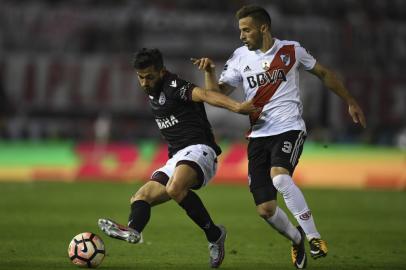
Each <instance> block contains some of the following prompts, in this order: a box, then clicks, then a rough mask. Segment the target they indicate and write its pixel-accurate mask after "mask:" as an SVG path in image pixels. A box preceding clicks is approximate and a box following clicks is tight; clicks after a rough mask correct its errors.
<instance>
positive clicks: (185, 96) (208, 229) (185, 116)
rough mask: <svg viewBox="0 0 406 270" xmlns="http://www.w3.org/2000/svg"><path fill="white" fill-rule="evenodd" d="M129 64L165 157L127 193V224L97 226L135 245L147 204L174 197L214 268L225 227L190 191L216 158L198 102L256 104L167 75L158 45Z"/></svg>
mask: <svg viewBox="0 0 406 270" xmlns="http://www.w3.org/2000/svg"><path fill="white" fill-rule="evenodd" d="M133 66H134V68H135V70H136V73H137V76H138V80H139V82H140V85H141V87H142V89H143V90H144V92H145V94H147V95H148V97H149V105H150V107H151V110H152V113H153V115H154V117H155V121H156V123H157V125H158V128H159V129H160V131H161V134H162V136H163V137H164V138H165V139H166V141H167V142H168V150H169V160H168V161H167V163H166V164H165V165H164V166H163V167H162V168H159V169H157V170H156V171H155V172H154V173H153V174H152V176H151V180H150V181H148V182H147V183H146V184H144V185H143V186H142V187H141V188H140V189H139V190H138V191H137V192H136V193H135V194H134V195H133V196H132V197H131V213H130V217H129V222H128V226H124V225H120V224H118V223H116V222H114V221H112V220H110V219H104V218H103V219H99V221H98V225H99V227H100V229H101V230H102V231H103V232H105V233H106V234H107V235H109V236H111V237H114V238H118V239H121V240H125V241H127V242H129V243H138V242H140V240H141V238H142V236H141V232H142V230H143V229H144V228H145V226H146V225H147V223H148V221H149V218H150V213H151V207H152V206H154V205H157V204H160V203H163V202H166V201H168V200H170V199H173V200H175V201H176V202H177V203H178V204H179V205H180V206H181V207H182V208H183V209H184V210H185V211H186V213H187V215H188V216H189V217H190V218H191V219H192V220H193V221H194V222H195V223H196V224H197V225H198V226H199V227H200V228H201V229H202V230H203V231H204V233H205V234H206V238H207V240H208V242H209V254H210V266H211V267H212V268H217V267H219V266H220V265H221V263H222V261H223V259H224V242H225V238H226V234H227V233H226V230H225V228H224V226H222V225H216V224H214V222H213V220H212V219H211V217H210V215H209V213H208V211H207V210H206V208H205V206H204V204H203V202H202V201H201V200H200V198H199V196H198V195H197V194H196V193H195V192H193V191H192V189H199V188H201V187H203V186H205V185H206V184H207V183H208V182H209V181H210V179H211V178H212V177H213V176H214V174H215V172H216V169H217V156H218V155H219V154H220V153H221V149H220V147H219V146H218V145H217V144H216V142H215V140H214V136H213V133H212V129H211V126H210V123H209V121H208V119H207V115H206V111H205V108H204V104H203V102H206V103H209V104H211V105H214V106H217V107H223V108H226V109H228V110H230V111H233V112H236V113H241V114H249V113H251V112H254V111H255V110H256V108H255V106H254V105H253V103H252V102H251V101H247V102H243V103H239V102H237V101H234V100H232V99H230V98H228V97H227V96H225V95H223V94H220V93H217V92H214V91H206V90H205V89H202V88H199V87H197V86H195V85H194V84H192V83H190V82H187V81H185V80H183V79H181V78H179V77H178V76H177V75H175V74H172V73H170V72H169V71H167V70H166V69H165V67H164V65H163V59H162V55H161V53H160V52H159V50H157V49H145V48H144V49H142V50H140V51H139V52H137V53H136V54H135V58H134V61H133Z"/></svg>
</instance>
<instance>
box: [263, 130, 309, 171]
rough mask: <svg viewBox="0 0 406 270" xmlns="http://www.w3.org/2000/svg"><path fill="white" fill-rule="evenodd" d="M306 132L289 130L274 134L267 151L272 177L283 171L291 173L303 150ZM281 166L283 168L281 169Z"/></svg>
mask: <svg viewBox="0 0 406 270" xmlns="http://www.w3.org/2000/svg"><path fill="white" fill-rule="evenodd" d="M305 139H306V133H305V132H304V131H301V130H291V131H288V132H284V133H281V134H279V135H277V136H274V139H273V141H272V144H271V145H270V149H269V151H270V152H271V167H272V168H274V169H273V170H272V171H271V173H272V177H273V176H276V175H278V174H280V173H284V171H283V169H285V170H286V171H287V173H289V174H290V175H292V174H293V172H294V170H295V167H296V165H297V163H298V161H299V158H300V155H301V154H302V150H303V143H304V141H305ZM282 168H283V169H282Z"/></svg>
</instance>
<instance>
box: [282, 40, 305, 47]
mask: <svg viewBox="0 0 406 270" xmlns="http://www.w3.org/2000/svg"><path fill="white" fill-rule="evenodd" d="M279 43H280V47H283V46H288V45H293V46H294V47H295V48H297V47H301V45H300V43H299V42H298V41H294V40H280V41H279Z"/></svg>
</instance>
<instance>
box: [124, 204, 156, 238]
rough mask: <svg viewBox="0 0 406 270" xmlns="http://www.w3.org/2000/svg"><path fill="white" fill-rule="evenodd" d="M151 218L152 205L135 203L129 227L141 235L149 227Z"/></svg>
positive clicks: (132, 206)
mask: <svg viewBox="0 0 406 270" xmlns="http://www.w3.org/2000/svg"><path fill="white" fill-rule="evenodd" d="M150 216H151V205H150V204H149V203H147V202H146V201H141V200H140V201H135V202H133V203H132V204H131V213H130V217H129V218H128V221H129V223H128V227H130V228H133V229H135V230H136V231H137V232H139V233H140V232H142V230H143V229H144V228H145V226H146V225H147V223H148V221H149V218H150Z"/></svg>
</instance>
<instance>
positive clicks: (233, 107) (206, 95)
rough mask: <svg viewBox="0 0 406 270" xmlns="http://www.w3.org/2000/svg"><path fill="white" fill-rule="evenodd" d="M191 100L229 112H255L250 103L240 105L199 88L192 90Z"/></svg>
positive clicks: (219, 94)
mask: <svg viewBox="0 0 406 270" xmlns="http://www.w3.org/2000/svg"><path fill="white" fill-rule="evenodd" d="M192 100H193V101H195V102H206V103H208V104H210V105H213V106H216V107H220V108H225V109H227V110H229V111H232V112H235V113H241V114H249V113H251V112H254V111H256V110H257V109H256V107H255V106H254V105H253V103H252V101H246V102H242V103H240V102H237V101H235V100H234V99H231V98H229V97H227V96H225V95H223V94H221V93H218V92H215V91H210V90H206V89H202V88H199V87H195V88H193V90H192Z"/></svg>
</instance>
